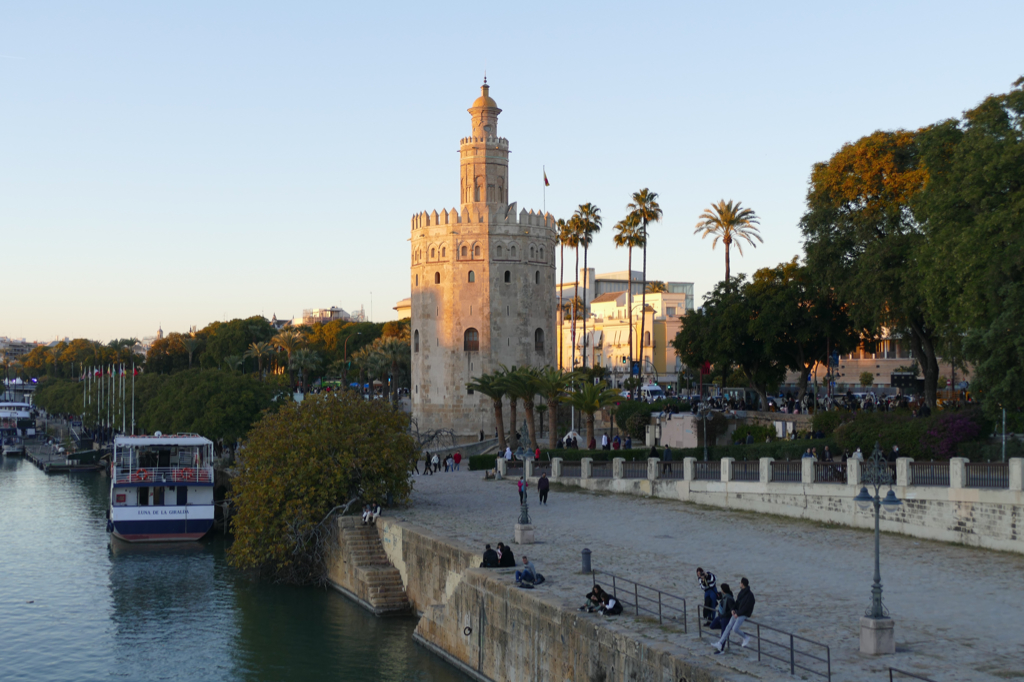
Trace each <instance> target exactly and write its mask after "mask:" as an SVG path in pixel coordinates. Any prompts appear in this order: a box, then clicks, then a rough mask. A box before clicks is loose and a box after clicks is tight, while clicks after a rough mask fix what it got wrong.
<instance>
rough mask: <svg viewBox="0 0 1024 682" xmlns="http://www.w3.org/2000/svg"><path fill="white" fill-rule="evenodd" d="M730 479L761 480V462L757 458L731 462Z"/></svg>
mask: <svg viewBox="0 0 1024 682" xmlns="http://www.w3.org/2000/svg"><path fill="white" fill-rule="evenodd" d="M732 480H734V481H754V482H755V483H756V482H757V481H759V480H761V463H760V462H758V461H757V460H754V461H745V462H733V463H732Z"/></svg>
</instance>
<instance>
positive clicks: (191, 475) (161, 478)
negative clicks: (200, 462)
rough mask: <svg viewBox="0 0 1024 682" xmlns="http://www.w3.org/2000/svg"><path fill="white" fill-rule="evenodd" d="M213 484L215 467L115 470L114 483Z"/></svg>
mask: <svg viewBox="0 0 1024 682" xmlns="http://www.w3.org/2000/svg"><path fill="white" fill-rule="evenodd" d="M180 482H196V483H212V482H213V467H139V468H134V469H120V468H119V469H115V470H114V483H180Z"/></svg>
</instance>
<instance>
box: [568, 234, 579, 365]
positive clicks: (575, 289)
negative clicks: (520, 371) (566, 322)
mask: <svg viewBox="0 0 1024 682" xmlns="http://www.w3.org/2000/svg"><path fill="white" fill-rule="evenodd" d="M579 297H580V247H578V246H577V247H576V284H575V285H574V286H573V298H572V367H570V369H572V370H574V371H575V369H576V301H577V299H579Z"/></svg>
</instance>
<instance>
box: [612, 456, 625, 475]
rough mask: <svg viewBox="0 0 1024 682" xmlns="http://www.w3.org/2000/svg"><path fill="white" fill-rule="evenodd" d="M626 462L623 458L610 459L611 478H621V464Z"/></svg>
mask: <svg viewBox="0 0 1024 682" xmlns="http://www.w3.org/2000/svg"><path fill="white" fill-rule="evenodd" d="M625 461H626V458H625V457H613V458H612V478H622V477H623V471H622V464H623V462H625Z"/></svg>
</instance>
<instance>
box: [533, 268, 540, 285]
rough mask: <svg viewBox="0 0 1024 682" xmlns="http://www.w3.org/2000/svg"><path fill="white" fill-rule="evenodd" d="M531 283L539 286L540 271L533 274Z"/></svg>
mask: <svg viewBox="0 0 1024 682" xmlns="http://www.w3.org/2000/svg"><path fill="white" fill-rule="evenodd" d="M533 283H534V284H540V270H538V271H537V272H535V273H533Z"/></svg>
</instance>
